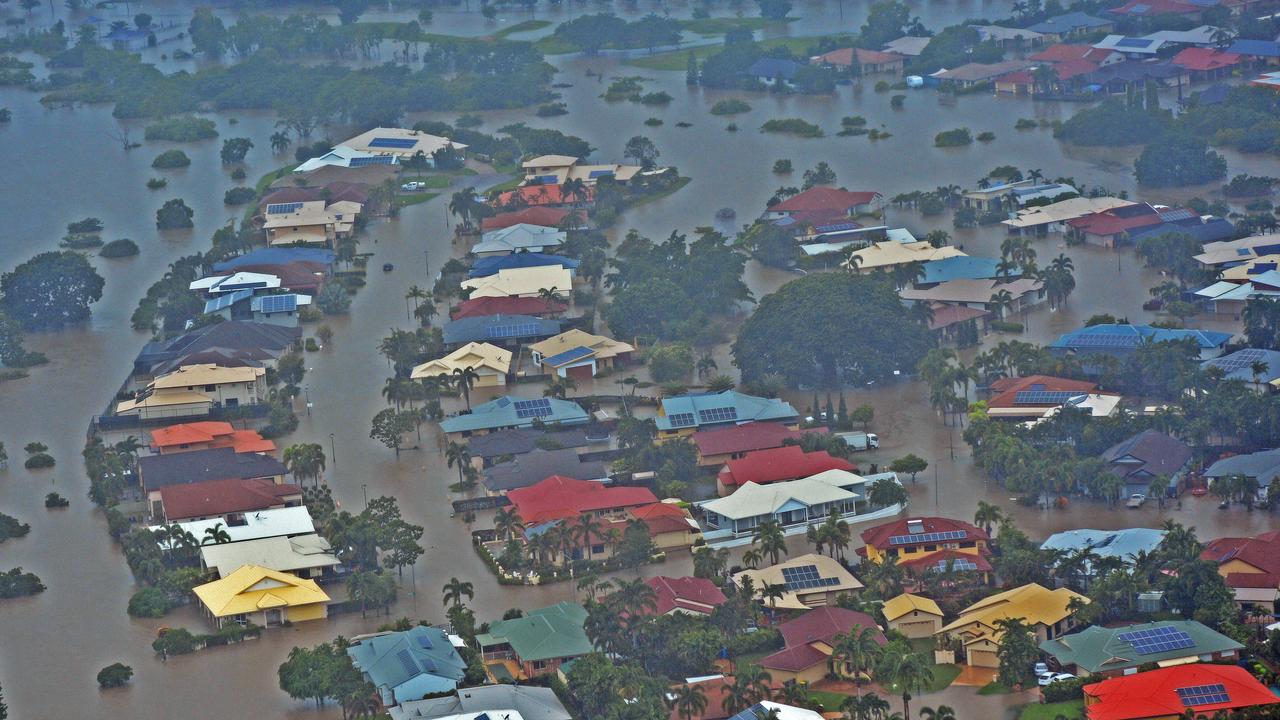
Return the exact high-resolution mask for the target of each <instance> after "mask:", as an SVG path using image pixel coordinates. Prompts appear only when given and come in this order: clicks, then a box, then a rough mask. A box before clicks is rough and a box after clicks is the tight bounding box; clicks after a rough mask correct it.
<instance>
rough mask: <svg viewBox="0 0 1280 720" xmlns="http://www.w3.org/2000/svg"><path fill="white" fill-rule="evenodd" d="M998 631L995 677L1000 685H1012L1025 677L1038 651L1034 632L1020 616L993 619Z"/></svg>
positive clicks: (1038, 653)
mask: <svg viewBox="0 0 1280 720" xmlns="http://www.w3.org/2000/svg"><path fill="white" fill-rule="evenodd" d="M995 625H996V629H997V630H999V631H1000V641H999V642H998V643H997V645H998V647H997V649H996V657H997V658H999V660H1000V669H999V671H998V673H997V678H998V679H999V681H1000V683H1001V684H1002V685H1005V686H1006V687H1013V686H1014V685H1017V684H1019V683H1021V682H1022V681H1023V680H1025V679H1026V678H1027V674H1028V672H1029V671H1030V669H1031V666H1032V665H1034V664H1035V661H1036V658H1037V657H1039V655H1040V651H1039V648H1037V647H1036V640H1035V634H1034V633H1033V632H1032V628H1031V626H1030V625H1028V624H1027V622H1026V620H1024V619H1022V618H1020V617H1007V618H1000V619H998V620H996V621H995Z"/></svg>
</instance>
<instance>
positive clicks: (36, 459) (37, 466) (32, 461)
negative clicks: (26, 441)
mask: <svg viewBox="0 0 1280 720" xmlns="http://www.w3.org/2000/svg"><path fill="white" fill-rule="evenodd" d="M54 463H55V461H54V459H53V456H52V455H50V454H48V453H36V454H35V455H32V456H31V457H29V458H27V461H26V462H25V463H23V466H24V467H26V468H27V469H28V470H41V469H44V468H51V467H53V466H54Z"/></svg>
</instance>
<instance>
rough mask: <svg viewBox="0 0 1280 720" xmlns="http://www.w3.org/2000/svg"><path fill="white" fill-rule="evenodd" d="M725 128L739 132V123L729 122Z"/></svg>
mask: <svg viewBox="0 0 1280 720" xmlns="http://www.w3.org/2000/svg"><path fill="white" fill-rule="evenodd" d="M724 129H725V130H726V131H728V132H738V123H729V124H728V125H725V126H724Z"/></svg>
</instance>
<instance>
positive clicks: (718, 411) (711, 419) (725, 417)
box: [698, 407, 738, 423]
mask: <svg viewBox="0 0 1280 720" xmlns="http://www.w3.org/2000/svg"><path fill="white" fill-rule="evenodd" d="M737 419H738V408H735V407H718V408H709V409H707V410H699V411H698V420H699V421H701V422H704V423H718V422H729V421H731V420H737Z"/></svg>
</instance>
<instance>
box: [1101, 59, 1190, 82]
mask: <svg viewBox="0 0 1280 720" xmlns="http://www.w3.org/2000/svg"><path fill="white" fill-rule="evenodd" d="M1182 73H1183V70H1182V68H1179V67H1175V66H1174V65H1172V64H1170V63H1169V62H1168V61H1164V60H1161V61H1159V62H1155V61H1152V60H1147V59H1144V60H1125V61H1124V62H1118V63H1113V64H1111V65H1103V66H1102V67H1100V68H1098V69H1097V70H1094V71H1093V72H1091V73H1089V74H1088V75H1087V76H1086V77H1085V79H1086V80H1087V81H1088V82H1090V83H1094V84H1097V85H1105V84H1107V83H1110V82H1112V81H1115V80H1119V81H1121V82H1124V83H1136V82H1145V81H1147V80H1157V81H1159V80H1165V79H1168V78H1174V77H1177V76H1179V75H1181V74H1182Z"/></svg>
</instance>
